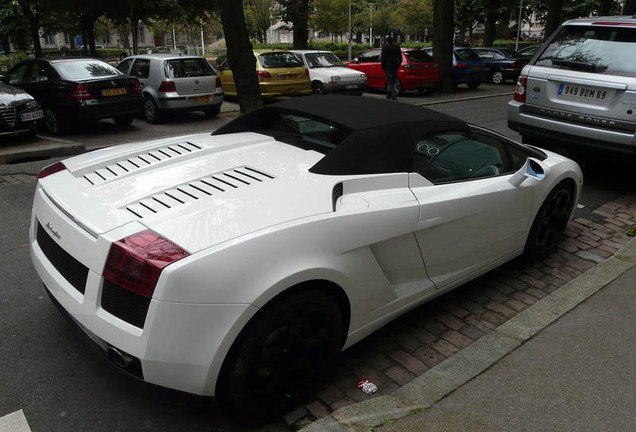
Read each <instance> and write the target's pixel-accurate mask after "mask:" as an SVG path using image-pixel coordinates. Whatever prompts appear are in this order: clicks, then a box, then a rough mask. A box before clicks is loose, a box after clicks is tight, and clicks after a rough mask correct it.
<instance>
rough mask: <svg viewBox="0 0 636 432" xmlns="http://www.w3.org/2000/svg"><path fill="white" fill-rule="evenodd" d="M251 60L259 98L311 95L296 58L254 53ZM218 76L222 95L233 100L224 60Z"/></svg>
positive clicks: (233, 90)
mask: <svg viewBox="0 0 636 432" xmlns="http://www.w3.org/2000/svg"><path fill="white" fill-rule="evenodd" d="M254 56H256V75H258V83H259V85H260V88H261V96H263V97H274V96H295V95H307V94H311V80H310V78H309V70H308V69H307V68H306V67H305V65H304V63H303V61H302V60H301V59H300V58H299V57H298V56H297V55H296V54H294V53H292V52H290V51H281V50H255V51H254ZM217 73H218V74H219V77H220V78H221V84H222V85H223V89H224V90H225V94H227V95H231V96H235V95H236V85H235V84H234V74H233V73H232V69H231V67H230V64H229V62H228V60H227V59H226V60H225V61H223V62H222V63H221V64H220V65H219V67H218V71H217Z"/></svg>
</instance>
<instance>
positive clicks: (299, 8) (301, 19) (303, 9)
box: [293, 0, 309, 50]
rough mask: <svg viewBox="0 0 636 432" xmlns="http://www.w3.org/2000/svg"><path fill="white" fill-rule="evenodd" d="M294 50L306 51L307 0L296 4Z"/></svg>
mask: <svg viewBox="0 0 636 432" xmlns="http://www.w3.org/2000/svg"><path fill="white" fill-rule="evenodd" d="M294 16H295V18H296V20H295V21H294V23H293V25H294V30H293V32H294V49H299V50H301V49H302V50H306V49H307V30H308V28H307V21H308V20H309V5H308V3H307V0H298V1H297V2H296V13H295V14H294Z"/></svg>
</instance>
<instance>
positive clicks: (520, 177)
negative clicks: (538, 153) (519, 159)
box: [508, 158, 550, 186]
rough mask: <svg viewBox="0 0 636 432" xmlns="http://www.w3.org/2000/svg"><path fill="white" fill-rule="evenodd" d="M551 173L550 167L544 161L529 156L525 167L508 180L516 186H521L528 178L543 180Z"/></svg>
mask: <svg viewBox="0 0 636 432" xmlns="http://www.w3.org/2000/svg"><path fill="white" fill-rule="evenodd" d="M549 175H550V169H549V168H548V167H547V166H546V165H545V164H544V163H543V162H541V161H540V160H538V159H535V158H528V159H527V160H526V163H525V164H523V167H521V169H520V170H519V171H517V172H516V173H515V174H514V175H513V176H512V177H511V178H510V180H508V181H509V182H510V183H511V184H512V185H514V186H519V185H520V184H521V183H523V181H524V180H525V179H526V178H533V179H535V180H543V179H544V178H546V177H548V176H549Z"/></svg>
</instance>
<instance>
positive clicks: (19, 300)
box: [0, 86, 635, 432]
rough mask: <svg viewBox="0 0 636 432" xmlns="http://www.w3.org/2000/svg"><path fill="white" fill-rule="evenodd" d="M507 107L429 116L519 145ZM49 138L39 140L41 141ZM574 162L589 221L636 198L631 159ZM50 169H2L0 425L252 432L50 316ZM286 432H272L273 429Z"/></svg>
mask: <svg viewBox="0 0 636 432" xmlns="http://www.w3.org/2000/svg"><path fill="white" fill-rule="evenodd" d="M507 90H509V91H512V87H511V86H507ZM364 97H384V95H383V94H382V93H374V94H371V95H367V96H364ZM509 99H510V96H501V97H492V98H489V99H479V100H467V101H462V102H450V103H440V104H434V105H430V107H431V108H433V109H436V110H439V111H443V112H446V113H449V114H452V115H455V116H458V117H462V118H465V119H467V120H469V121H470V122H472V123H475V124H479V125H482V126H486V127H489V128H492V129H494V130H497V131H499V132H501V133H504V134H506V135H508V136H511V137H512V138H518V136H516V134H515V133H514V132H512V131H510V130H508V129H507V127H506V118H505V113H506V103H507V101H508V100H509ZM402 101H405V102H408V103H415V104H428V103H430V102H434V98H427V97H426V96H423V97H422V96H419V95H417V96H416V95H409V96H407V97H404V98H402ZM228 118H229V116H228V115H224V116H221V117H220V118H218V119H213V120H210V119H206V118H205V117H204V116H203V115H200V114H198V113H191V114H187V115H184V116H180V117H178V118H175V119H173V120H172V121H170V122H169V123H165V124H162V125H148V124H146V123H145V122H144V121H142V120H137V121H136V122H135V123H134V124H133V126H131V127H130V128H125V129H121V128H118V127H117V126H116V125H115V124H114V123H112V122H110V121H102V122H99V123H95V124H91V125H88V126H85V127H82V128H79V129H78V130H77V131H75V132H74V133H73V134H71V135H69V136H67V137H64V140H65V141H69V142H82V143H84V144H85V145H86V146H87V148H93V147H101V146H107V145H117V144H119V143H124V142H131V141H136V140H146V139H152V138H155V137H159V136H167V135H179V134H185V133H194V132H202V131H207V130H213V129H215V128H217V127H218V126H220V125H221V124H222V123H223V122H225V121H227V119H228ZM48 139H49V138H46V137H44V138H39V140H40V141H41V142H45V141H46V140H48ZM56 139H57V138H56ZM573 157H575V158H576V159H577V160H579V161H580V163H581V165H582V166H583V170H584V173H585V176H586V182H585V188H584V194H583V197H582V199H581V204H582V205H583V206H584V207H583V208H580V209H578V210H577V212H584V213H585V214H588V213H589V212H591V210H593V209H594V208H596V207H597V206H598V205H600V204H602V203H605V202H607V201H610V200H612V199H614V198H616V197H618V196H620V195H622V194H624V193H625V192H626V191H633V190H634V186H635V182H634V178H633V172H634V170H633V167H634V158H631V159H630V158H622V157H615V156H612V155H609V154H604V153H602V152H593V153H575V154H574V155H573ZM52 161H53V160H42V161H38V162H31V163H23V164H15V165H11V166H0V214H1V215H2V218H0V241H1V243H0V244H1V245H2V246H0V248H1V249H0V250H1V251H2V253H0V346H1V347H2V348H1V349H0V365H1V366H0V418H1V417H3V416H5V415H7V414H11V413H14V412H16V411H18V410H23V412H24V415H25V417H26V420H27V421H28V425H29V426H30V429H31V430H32V431H34V432H37V431H47V432H48V431H51V432H54V431H71V430H72V431H95V432H99V431H109V432H114V431H153V432H162V431H177V430H178V431H191V432H198V431H215V432H217V431H218V432H220V431H250V430H254V429H255V428H254V427H253V426H249V425H246V424H244V423H242V422H241V421H240V420H239V419H236V418H231V417H229V416H228V415H227V414H225V413H224V412H222V411H221V410H219V409H217V408H216V407H214V405H213V402H212V400H211V399H209V398H201V397H195V396H191V395H186V394H183V393H179V392H176V391H171V390H167V389H162V388H158V387H154V386H151V385H148V384H146V383H143V382H139V381H136V380H134V379H132V378H130V377H128V376H125V375H123V374H122V373H120V372H119V371H117V370H115V369H114V367H110V365H109V364H108V363H107V362H105V361H103V360H102V359H101V358H98V357H97V356H95V355H93V353H92V352H91V351H90V350H88V349H87V348H86V347H85V346H84V345H83V344H82V342H80V340H79V339H78V338H77V337H76V335H75V334H74V333H73V331H72V329H71V327H70V326H68V325H67V323H66V322H65V321H64V319H63V318H62V317H61V316H60V314H59V313H58V312H57V310H55V309H54V307H53V306H52V304H51V302H50V301H49V299H48V298H47V296H46V294H45V292H44V290H43V288H42V285H41V282H40V280H39V279H38V277H37V275H36V274H35V271H34V270H33V269H32V266H31V262H30V258H29V252H28V247H27V242H28V233H27V229H28V226H29V218H30V210H31V198H32V195H33V190H34V187H35V183H34V181H33V176H30V175H25V174H33V173H36V172H37V171H38V169H40V168H41V167H43V166H45V165H47V164H48V163H51V162H52ZM590 214H591V213H590ZM281 428H282V426H279V425H278V426H277V425H275V426H273V427H272V429H270V430H279V429H281ZM281 430H284V428H282V429H281ZM3 432H4V431H3Z"/></svg>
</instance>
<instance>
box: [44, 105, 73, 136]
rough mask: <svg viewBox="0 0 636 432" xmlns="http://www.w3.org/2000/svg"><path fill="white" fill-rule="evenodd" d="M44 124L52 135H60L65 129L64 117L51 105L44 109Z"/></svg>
mask: <svg viewBox="0 0 636 432" xmlns="http://www.w3.org/2000/svg"><path fill="white" fill-rule="evenodd" d="M44 124H45V125H46V129H47V130H48V131H49V132H51V133H52V134H54V135H62V134H63V133H65V132H66V129H67V124H66V121H65V120H64V118H63V117H62V116H61V115H60V113H59V112H57V111H56V110H55V109H53V108H52V107H46V108H45V109H44Z"/></svg>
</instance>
